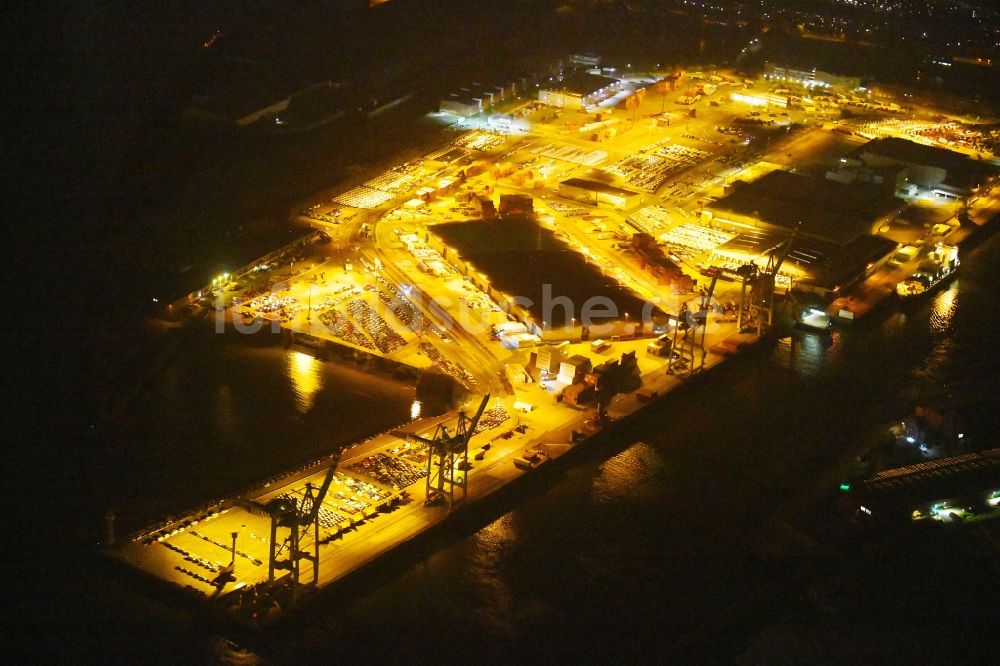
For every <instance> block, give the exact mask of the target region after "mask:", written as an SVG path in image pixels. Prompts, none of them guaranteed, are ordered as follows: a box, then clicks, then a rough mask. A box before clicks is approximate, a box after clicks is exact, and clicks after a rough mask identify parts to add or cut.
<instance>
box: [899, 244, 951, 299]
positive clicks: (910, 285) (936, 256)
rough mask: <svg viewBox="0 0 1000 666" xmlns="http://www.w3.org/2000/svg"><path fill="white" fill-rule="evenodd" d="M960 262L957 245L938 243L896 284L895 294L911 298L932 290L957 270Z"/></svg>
mask: <svg viewBox="0 0 1000 666" xmlns="http://www.w3.org/2000/svg"><path fill="white" fill-rule="evenodd" d="M960 263H961V262H959V260H958V248H957V247H955V246H954V245H941V244H938V245H936V246H935V247H934V249H933V250H932V251H931V253H930V254H929V255H927V259H926V260H925V261H924V262H923V263H921V264H920V267H919V268H918V269H917V270H916V271H915V272H914V273H913V275H911V276H910V277H908V278H906V279H905V280H903V281H902V282H900V283H899V284H897V285H896V294H897V295H899V296H900V297H901V298H912V297H915V296H922V295H923V294H926V293H928V292H930V291H933V289H934V288H935V287H937V286H938V285H940V284H941V283H942V282H944V281H945V280H946V279H947V278H948V277H950V276H951V275H953V274H954V273H955V271H957V270H958V266H959V264H960Z"/></svg>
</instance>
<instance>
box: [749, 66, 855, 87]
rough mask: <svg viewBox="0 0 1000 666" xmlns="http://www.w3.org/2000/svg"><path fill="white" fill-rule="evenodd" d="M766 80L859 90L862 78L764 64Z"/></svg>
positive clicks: (813, 68) (813, 69) (817, 70)
mask: <svg viewBox="0 0 1000 666" xmlns="http://www.w3.org/2000/svg"><path fill="white" fill-rule="evenodd" d="M764 79H765V80H766V81H783V82H787V83H798V84H799V85H802V86H805V87H806V88H842V89H844V90H857V89H858V88H860V87H861V77H860V76H845V75H842V74H831V73H830V72H824V71H822V70H819V69H816V68H815V67H789V66H788V65H778V64H775V63H772V62H766V63H764Z"/></svg>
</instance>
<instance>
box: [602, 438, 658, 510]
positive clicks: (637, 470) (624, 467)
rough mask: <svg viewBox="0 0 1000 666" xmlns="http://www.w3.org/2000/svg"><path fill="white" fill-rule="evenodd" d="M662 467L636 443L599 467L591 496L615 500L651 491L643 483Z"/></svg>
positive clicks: (653, 452)
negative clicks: (599, 470)
mask: <svg viewBox="0 0 1000 666" xmlns="http://www.w3.org/2000/svg"><path fill="white" fill-rule="evenodd" d="M662 466H663V461H662V459H661V458H660V456H659V454H658V453H657V452H656V450H655V449H653V448H652V447H651V446H649V445H648V444H645V443H643V442H637V443H635V444H633V445H632V446H630V447H629V448H627V449H625V450H624V451H622V452H621V453H619V454H618V455H616V456H614V457H613V458H610V459H608V460H607V461H605V462H604V463H603V464H602V465H601V468H600V469H601V474H600V476H597V477H595V478H594V486H593V492H594V497H596V498H597V499H599V500H602V501H607V500H612V501H613V500H617V499H621V498H622V497H626V496H632V497H636V496H640V495H643V494H647V493H650V492H653V491H654V490H655V485H654V484H649V483H646V482H647V481H648V480H649V479H650V478H652V477H653V476H654V475H655V474H656V473H657V472H658V471H659V470H660V468H661V467H662Z"/></svg>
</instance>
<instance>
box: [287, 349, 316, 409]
mask: <svg viewBox="0 0 1000 666" xmlns="http://www.w3.org/2000/svg"><path fill="white" fill-rule="evenodd" d="M287 360H288V377H289V378H290V379H291V380H292V390H293V391H295V403H296V407H297V409H298V410H299V412H300V413H302V414H306V413H308V412H309V410H310V409H312V407H313V403H314V402H315V400H316V394H317V393H319V391H320V390H321V389H322V388H323V373H322V372H321V370H322V366H323V364H322V362H321V361H317V360H316V359H315V358H313V357H312V356H310V355H309V354H304V353H302V352H300V351H289V352H288V359H287Z"/></svg>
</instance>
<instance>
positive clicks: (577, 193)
mask: <svg viewBox="0 0 1000 666" xmlns="http://www.w3.org/2000/svg"><path fill="white" fill-rule="evenodd" d="M559 196H561V197H566V198H567V199H573V200H574V201H582V202H584V203H589V204H592V205H594V206H602V205H603V206H610V207H612V208H616V209H623V208H634V207H635V206H638V205H639V202H640V200H641V196H640V194H639V193H638V192H633V191H632V190H625V189H622V188H620V187H614V186H613V185H608V184H607V183H602V182H600V181H596V180H586V179H584V178H569V179H567V180H564V181H562V182H561V183H559Z"/></svg>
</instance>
